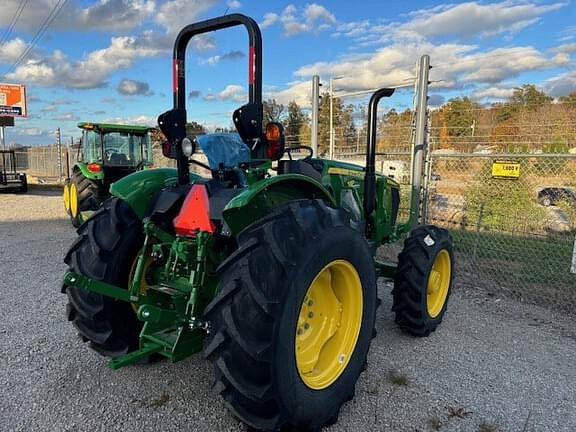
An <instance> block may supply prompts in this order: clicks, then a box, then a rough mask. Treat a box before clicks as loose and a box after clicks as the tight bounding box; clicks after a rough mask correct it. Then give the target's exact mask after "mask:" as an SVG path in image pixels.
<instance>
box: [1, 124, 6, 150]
mask: <svg viewBox="0 0 576 432" xmlns="http://www.w3.org/2000/svg"><path fill="white" fill-rule="evenodd" d="M0 139H1V140H2V150H6V138H5V137H4V126H0Z"/></svg>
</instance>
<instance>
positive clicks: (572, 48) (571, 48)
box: [553, 29, 576, 54]
mask: <svg viewBox="0 0 576 432" xmlns="http://www.w3.org/2000/svg"><path fill="white" fill-rule="evenodd" d="M574 31H576V29H575V30H574ZM553 51H555V52H559V53H564V54H570V53H573V52H576V42H575V43H567V44H563V45H559V46H557V47H556V48H554V49H553Z"/></svg>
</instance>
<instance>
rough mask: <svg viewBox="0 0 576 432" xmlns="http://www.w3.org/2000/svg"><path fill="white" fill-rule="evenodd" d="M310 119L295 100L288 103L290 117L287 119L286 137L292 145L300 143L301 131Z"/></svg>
mask: <svg viewBox="0 0 576 432" xmlns="http://www.w3.org/2000/svg"><path fill="white" fill-rule="evenodd" d="M307 121H308V116H306V114H304V112H302V109H301V108H300V106H298V104H297V103H296V102H295V101H292V102H290V103H289V104H288V118H287V119H286V137H287V143H288V144H290V145H300V142H301V139H300V131H301V129H302V126H303V125H304V124H305V123H306V122H307Z"/></svg>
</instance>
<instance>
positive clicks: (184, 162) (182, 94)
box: [158, 14, 262, 184]
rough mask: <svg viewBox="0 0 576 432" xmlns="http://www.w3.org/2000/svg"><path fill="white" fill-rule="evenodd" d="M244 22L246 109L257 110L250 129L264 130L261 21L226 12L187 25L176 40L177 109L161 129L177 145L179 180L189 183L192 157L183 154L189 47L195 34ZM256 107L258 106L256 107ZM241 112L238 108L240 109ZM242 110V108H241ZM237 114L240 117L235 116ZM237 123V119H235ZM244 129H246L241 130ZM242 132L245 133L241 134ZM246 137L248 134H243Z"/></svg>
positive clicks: (163, 120) (161, 119)
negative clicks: (246, 44) (216, 16)
mask: <svg viewBox="0 0 576 432" xmlns="http://www.w3.org/2000/svg"><path fill="white" fill-rule="evenodd" d="M238 25H243V26H244V27H245V28H246V30H247V31H248V38H249V50H248V105H246V106H245V107H244V108H245V109H244V111H245V112H248V113H254V112H255V113H256V114H255V115H253V117H254V119H253V120H251V121H249V122H248V125H249V126H250V129H253V130H254V131H257V132H258V134H260V133H261V131H262V114H261V111H262V35H261V33H260V28H259V27H258V23H256V21H254V20H253V19H252V18H250V17H247V16H246V15H242V14H230V15H224V16H221V17H218V18H212V19H209V20H206V21H200V22H197V23H194V24H190V25H187V26H186V27H184V28H183V29H182V30H181V31H180V33H178V36H177V37H176V41H175V42H174V51H173V57H172V68H173V69H172V82H173V85H172V91H173V94H174V108H173V109H172V110H170V111H167V112H165V113H164V114H161V115H160V116H159V117H158V125H159V126H160V129H161V130H162V132H163V133H164V135H165V136H166V138H167V139H168V141H169V142H170V144H171V145H172V146H173V155H174V156H173V157H174V158H175V159H176V163H177V167H178V183H180V184H188V183H189V182H190V179H189V172H190V171H189V168H188V158H187V157H186V156H184V154H183V153H182V140H183V139H184V138H186V120H187V117H186V66H185V63H186V62H185V60H186V47H187V46H188V43H189V42H190V40H191V39H192V38H193V37H194V36H198V35H200V34H204V33H209V32H212V31H216V30H221V29H225V28H229V27H235V26H238ZM254 107H256V109H254ZM237 111H238V110H237ZM239 112H240V113H241V112H242V110H240V111H239ZM235 117H237V116H236V115H235ZM235 123H236V121H235ZM239 132H242V131H239ZM241 135H242V133H241ZM243 138H244V137H243Z"/></svg>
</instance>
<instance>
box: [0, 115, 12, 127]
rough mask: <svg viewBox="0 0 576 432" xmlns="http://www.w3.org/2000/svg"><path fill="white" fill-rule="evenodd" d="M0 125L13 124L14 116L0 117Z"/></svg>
mask: <svg viewBox="0 0 576 432" xmlns="http://www.w3.org/2000/svg"><path fill="white" fill-rule="evenodd" d="M0 126H1V127H5V126H14V117H0Z"/></svg>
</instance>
